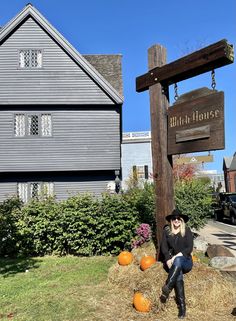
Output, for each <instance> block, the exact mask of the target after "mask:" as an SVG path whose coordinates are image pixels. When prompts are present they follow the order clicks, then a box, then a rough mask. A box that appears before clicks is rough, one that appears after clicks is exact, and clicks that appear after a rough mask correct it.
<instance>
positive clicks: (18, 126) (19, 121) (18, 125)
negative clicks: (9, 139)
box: [14, 114, 25, 137]
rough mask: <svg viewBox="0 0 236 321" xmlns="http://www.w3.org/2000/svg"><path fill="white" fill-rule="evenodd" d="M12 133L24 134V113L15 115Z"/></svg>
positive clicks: (19, 135)
mask: <svg viewBox="0 0 236 321" xmlns="http://www.w3.org/2000/svg"><path fill="white" fill-rule="evenodd" d="M14 134H15V136H17V137H23V136H25V115H24V114H16V115H15V119H14Z"/></svg>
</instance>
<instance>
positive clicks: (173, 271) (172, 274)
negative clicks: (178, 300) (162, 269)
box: [160, 265, 181, 303]
mask: <svg viewBox="0 0 236 321" xmlns="http://www.w3.org/2000/svg"><path fill="white" fill-rule="evenodd" d="M180 271H181V268H180V267H178V266H174V265H172V267H171V268H170V271H169V275H168V278H167V280H166V285H164V286H163V288H162V294H161V297H160V300H161V302H162V303H166V301H167V299H168V297H169V294H170V292H171V291H172V289H173V288H174V286H175V284H176V280H177V278H178V276H179V273H180Z"/></svg>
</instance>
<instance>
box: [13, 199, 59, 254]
mask: <svg viewBox="0 0 236 321" xmlns="http://www.w3.org/2000/svg"><path fill="white" fill-rule="evenodd" d="M14 215H17V217H18V221H17V227H18V231H19V235H20V237H19V242H18V247H19V254H21V255H45V254H53V253H61V252H63V248H62V245H61V241H60V240H61V236H62V233H63V230H62V228H61V225H60V216H61V213H60V207H59V203H57V202H56V201H55V200H54V199H53V198H48V199H46V200H32V201H30V202H29V203H27V204H26V205H25V206H23V207H22V209H21V210H18V211H15V213H14Z"/></svg>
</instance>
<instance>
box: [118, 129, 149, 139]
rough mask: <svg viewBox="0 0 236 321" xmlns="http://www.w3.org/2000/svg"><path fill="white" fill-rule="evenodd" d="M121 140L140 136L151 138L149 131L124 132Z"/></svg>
mask: <svg viewBox="0 0 236 321" xmlns="http://www.w3.org/2000/svg"><path fill="white" fill-rule="evenodd" d="M122 136H123V140H126V139H140V138H151V132H150V131H145V132H126V133H123V135H122Z"/></svg>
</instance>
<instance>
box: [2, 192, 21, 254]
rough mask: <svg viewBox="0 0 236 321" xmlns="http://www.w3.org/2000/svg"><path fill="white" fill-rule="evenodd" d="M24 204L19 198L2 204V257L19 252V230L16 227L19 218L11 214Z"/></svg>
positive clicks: (7, 200)
mask: <svg viewBox="0 0 236 321" xmlns="http://www.w3.org/2000/svg"><path fill="white" fill-rule="evenodd" d="M22 205H23V204H22V202H21V201H20V200H19V198H16V197H11V198H9V199H6V200H5V201H3V202H2V203H1V204H0V222H1V224H0V255H1V256H6V255H11V256H14V255H16V253H17V252H18V248H17V241H18V229H17V226H16V222H17V217H15V216H13V215H11V213H12V212H13V211H14V210H16V209H20V208H21V206H22Z"/></svg>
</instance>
